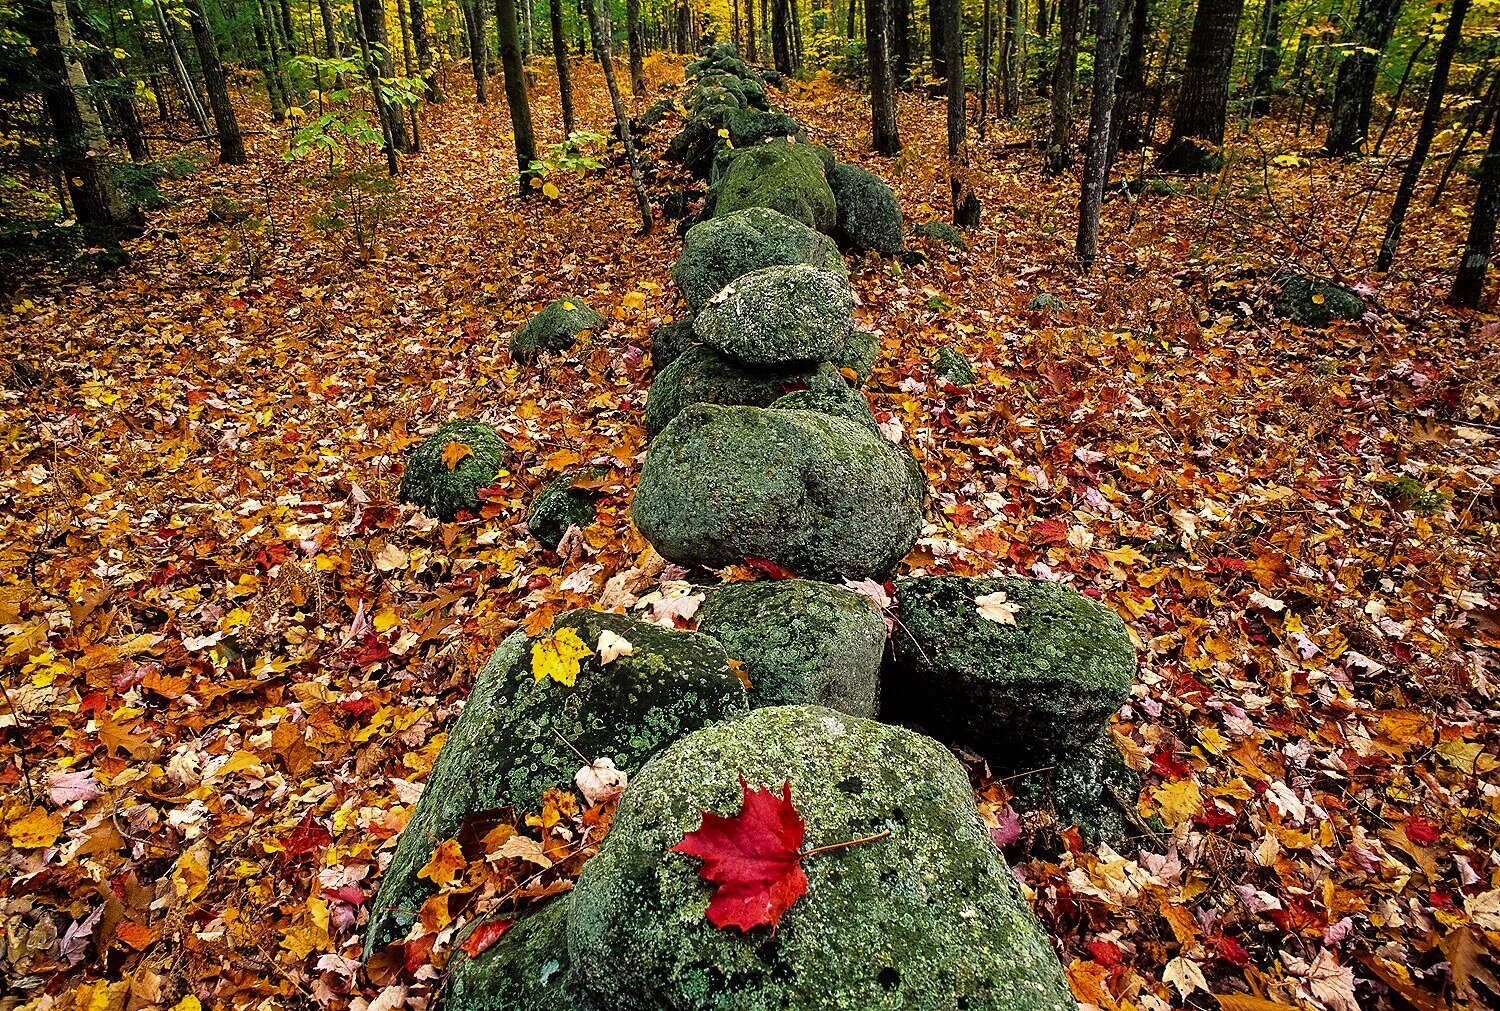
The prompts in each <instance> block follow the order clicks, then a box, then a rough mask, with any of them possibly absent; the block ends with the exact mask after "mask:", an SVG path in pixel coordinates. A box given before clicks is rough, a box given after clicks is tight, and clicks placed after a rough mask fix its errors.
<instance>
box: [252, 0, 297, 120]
mask: <svg viewBox="0 0 1500 1011" xmlns="http://www.w3.org/2000/svg"><path fill="white" fill-rule="evenodd" d="M260 15H261V23H262V24H263V25H265V28H266V44H267V45H268V46H269V47H270V52H271V77H272V79H273V80H275V82H276V90H277V91H278V92H279V93H280V94H281V104H282V105H283V106H292V105H295V104H296V103H295V102H294V101H293V99H292V93H291V90H290V89H289V88H288V87H287V83H286V70H285V61H284V60H283V59H282V55H281V28H280V26H279V24H278V22H279V20H280V17H281V16H280V15H279V14H278V13H277V12H276V5H275V4H274V2H272V0H260Z"/></svg>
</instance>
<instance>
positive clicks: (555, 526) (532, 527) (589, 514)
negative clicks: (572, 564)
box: [526, 467, 608, 550]
mask: <svg viewBox="0 0 1500 1011" xmlns="http://www.w3.org/2000/svg"><path fill="white" fill-rule="evenodd" d="M606 473H608V471H607V470H605V468H603V467H579V468H576V469H574V470H570V471H568V472H566V473H564V474H563V475H562V476H561V477H558V478H556V479H555V480H553V481H552V482H550V483H549V484H548V485H547V486H546V487H544V488H543V489H542V490H541V492H540V493H538V494H537V497H536V500H535V501H534V502H532V504H531V511H530V512H528V513H527V514H526V529H527V530H529V531H531V536H533V537H535V538H536V539H537V541H538V543H540V544H542V545H543V546H545V547H548V548H552V549H553V550H556V549H557V546H558V545H559V544H561V543H562V539H563V535H564V534H566V533H567V532H568V528H569V527H586V526H588V525H589V524H590V523H592V522H594V501H595V499H597V498H598V497H599V493H598V492H597V491H595V490H593V489H591V488H577V487H574V482H575V481H577V480H578V479H579V478H591V477H592V478H598V477H603V476H604V475H605V474H606Z"/></svg>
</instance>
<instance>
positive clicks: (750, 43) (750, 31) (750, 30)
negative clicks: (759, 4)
mask: <svg viewBox="0 0 1500 1011" xmlns="http://www.w3.org/2000/svg"><path fill="white" fill-rule="evenodd" d="M745 59H746V60H749V61H750V62H751V63H754V62H755V60H756V53H755V0H748V2H747V3H746V4H745Z"/></svg>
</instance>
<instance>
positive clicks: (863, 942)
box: [568, 706, 1076, 1011]
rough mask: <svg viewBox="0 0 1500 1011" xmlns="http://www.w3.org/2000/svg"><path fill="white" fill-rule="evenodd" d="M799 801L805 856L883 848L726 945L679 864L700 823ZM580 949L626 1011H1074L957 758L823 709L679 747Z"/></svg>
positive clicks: (658, 777) (629, 826)
mask: <svg viewBox="0 0 1500 1011" xmlns="http://www.w3.org/2000/svg"><path fill="white" fill-rule="evenodd" d="M740 777H744V779H745V780H746V781H747V782H748V783H749V784H750V785H751V786H752V787H763V788H770V789H773V790H774V789H777V788H779V787H780V786H781V784H782V783H783V781H789V782H790V784H791V796H792V803H793V804H794V805H795V806H796V809H797V811H798V813H799V814H800V815H801V817H802V818H803V819H804V820H805V822H806V826H807V841H808V843H809V844H810V845H814V846H819V845H827V844H830V843H836V842H843V841H847V840H851V839H857V838H861V837H863V836H867V835H871V834H875V833H878V832H889V833H890V835H889V836H888V837H887V838H883V839H880V840H878V841H875V842H871V843H866V844H864V845H860V846H854V847H850V848H848V849H844V850H839V851H836V852H832V853H824V854H818V855H816V856H812V857H809V858H808V859H807V860H806V861H805V863H804V866H805V870H806V873H807V878H808V887H807V893H806V894H805V895H804V896H802V897H801V898H800V899H798V900H797V901H796V902H795V903H793V904H792V906H791V907H790V908H789V909H788V910H787V911H786V913H785V914H784V915H783V916H782V917H781V921H780V923H779V924H778V925H777V927H776V929H775V930H774V931H771V930H767V929H761V928H758V929H755V930H752V931H750V932H749V933H744V932H741V931H739V930H734V929H731V930H719V929H716V928H715V927H713V926H712V925H711V924H710V923H709V922H708V921H707V920H706V919H705V918H704V910H705V908H706V907H707V905H708V901H709V897H710V889H711V886H710V885H709V884H708V883H707V882H705V881H703V880H702V879H701V878H700V877H699V874H698V869H699V861H698V860H696V859H694V858H692V857H688V856H684V855H682V854H678V853H673V852H670V850H671V848H672V847H673V846H674V845H676V844H677V842H678V841H679V840H681V838H682V837H683V835H684V834H685V833H687V832H689V831H692V830H694V829H696V828H697V827H698V825H699V821H700V819H701V818H702V812H704V811H714V812H718V813H720V814H726V815H732V814H734V813H736V812H737V811H738V810H739V809H740V803H741V794H740ZM568 947H569V950H570V951H571V952H572V954H573V962H574V968H575V970H576V971H577V973H578V976H579V979H580V981H581V983H582V985H583V987H584V989H585V990H586V991H587V992H588V993H589V994H590V996H592V997H594V998H595V999H597V1000H598V1001H599V1003H600V1004H601V1006H604V1007H607V1008H609V1009H610V1011H791V1009H795V1011H870V1009H875V1008H902V1009H905V1011H954V1009H956V1008H964V1009H966V1011H1072V1009H1073V1008H1074V1007H1075V1006H1076V1005H1075V1002H1074V1001H1073V998H1072V996H1071V995H1070V994H1069V993H1068V987H1067V984H1066V982H1065V980H1064V977H1063V972H1062V968H1061V966H1060V965H1059V963H1058V961H1057V956H1056V955H1055V954H1054V953H1053V950H1052V946H1051V943H1050V942H1049V941H1048V939H1047V937H1046V935H1045V934H1044V933H1043V932H1042V929H1041V926H1040V925H1039V924H1038V923H1037V921H1036V919H1035V917H1034V916H1033V915H1032V913H1031V910H1030V909H1029V908H1027V905H1026V902H1025V900H1024V899H1023V897H1022V896H1021V893H1020V888H1019V886H1018V885H1017V883H1016V879H1015V877H1014V875H1013V874H1012V873H1011V871H1010V868H1009V867H1007V866H1006V863H1005V860H1004V858H1003V857H1002V856H1001V855H1000V853H999V851H998V850H996V849H995V846H994V844H993V843H992V842H991V841H990V837H989V833H988V832H987V831H986V829H985V827H984V824H983V823H982V822H981V821H980V819H979V816H978V814H977V812H976V811H975V808H974V802H973V799H972V795H971V794H970V791H969V780H968V776H967V775H966V774H965V773H964V770H963V768H962V767H961V766H960V765H959V764H958V762H957V761H956V760H955V759H954V758H953V756H952V755H951V754H949V753H948V752H947V751H946V750H945V749H944V748H943V747H942V746H941V745H939V744H937V743H936V742H935V741H932V740H929V739H927V738H925V737H921V736H919V735H917V734H914V733H911V732H910V731H907V730H903V729H901V728H899V727H891V726H886V725H883V724H879V723H875V722H873V721H870V720H862V719H857V718H854V717H851V716H847V715H844V714H842V713H838V712H835V711H833V710H831V709H824V708H821V707H817V706H788V707H780V708H773V709H759V710H756V711H754V712H752V713H750V714H749V715H748V716H745V717H743V718H741V719H738V720H734V721H732V722H728V723H723V724H720V725H718V726H717V727H711V728H708V729H707V730H704V731H701V732H699V733H696V734H693V735H691V736H690V737H687V738H684V739H683V740H681V741H679V742H677V744H676V745H674V746H673V747H671V748H669V749H667V750H666V751H664V752H663V753H662V754H661V755H659V756H658V757H657V759H656V760H655V761H653V762H651V763H649V764H648V765H647V766H646V767H645V768H644V769H642V770H641V772H640V773H639V774H638V775H637V776H636V778H635V780H634V781H633V782H632V783H631V786H630V789H629V790H627V791H626V793H625V796H624V798H623V800H622V801H621V804H620V808H619V812H618V814H617V816H616V819H615V823H614V827H613V828H612V829H611V831H610V835H609V838H608V839H607V840H606V841H605V844H604V847H603V849H602V850H601V851H600V853H599V855H598V856H596V857H594V859H593V860H591V861H590V862H589V863H588V864H587V865H586V866H585V867H584V869H583V873H582V875H581V877H580V878H579V880H578V885H577V888H576V889H575V890H574V892H573V902H572V908H571V910H570V911H569V918H568Z"/></svg>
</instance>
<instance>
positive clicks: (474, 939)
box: [459, 920, 516, 958]
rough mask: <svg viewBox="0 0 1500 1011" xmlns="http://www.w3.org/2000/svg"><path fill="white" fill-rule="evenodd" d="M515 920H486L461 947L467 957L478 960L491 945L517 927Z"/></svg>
mask: <svg viewBox="0 0 1500 1011" xmlns="http://www.w3.org/2000/svg"><path fill="white" fill-rule="evenodd" d="M515 922H516V921H515V920H486V921H485V922H484V923H481V924H480V925H479V926H477V927H475V928H474V932H473V933H472V934H470V935H469V936H468V937H466V938H464V943H463V944H460V945H459V947H460V948H462V949H463V952H464V954H465V955H468V956H469V957H470V958H478V957H479V956H480V955H482V954H483V953H484V952H485V950H486V949H488V948H489V946H490V945H492V944H494V943H495V942H496V941H498V940H500V938H502V937H504V936H505V932H506V931H507V930H509V929H510V928H511V927H513V926H515Z"/></svg>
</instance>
